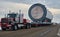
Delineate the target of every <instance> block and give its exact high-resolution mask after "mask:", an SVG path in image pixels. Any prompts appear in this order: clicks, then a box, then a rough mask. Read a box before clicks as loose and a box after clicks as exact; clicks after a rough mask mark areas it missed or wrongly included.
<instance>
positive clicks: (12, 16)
mask: <svg viewBox="0 0 60 37" xmlns="http://www.w3.org/2000/svg"><path fill="white" fill-rule="evenodd" d="M16 15H17V14H8V15H7V16H8V17H9V18H15V17H16Z"/></svg>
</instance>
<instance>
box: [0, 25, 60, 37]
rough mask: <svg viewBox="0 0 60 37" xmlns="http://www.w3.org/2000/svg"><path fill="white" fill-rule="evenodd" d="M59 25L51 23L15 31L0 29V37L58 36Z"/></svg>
mask: <svg viewBox="0 0 60 37" xmlns="http://www.w3.org/2000/svg"><path fill="white" fill-rule="evenodd" d="M59 27H60V26H59V25H51V26H43V27H35V28H31V29H20V30H17V31H0V37H58V36H57V33H58V29H59Z"/></svg>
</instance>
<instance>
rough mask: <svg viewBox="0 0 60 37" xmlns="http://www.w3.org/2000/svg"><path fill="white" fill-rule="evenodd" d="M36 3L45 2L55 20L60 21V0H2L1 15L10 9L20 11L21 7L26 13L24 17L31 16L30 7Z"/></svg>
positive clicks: (0, 2)
mask: <svg viewBox="0 0 60 37" xmlns="http://www.w3.org/2000/svg"><path fill="white" fill-rule="evenodd" d="M35 3H41V4H44V5H45V6H46V7H47V9H48V10H50V11H51V13H52V14H53V16H54V18H53V22H60V0H0V17H3V16H4V14H6V13H8V11H9V10H11V11H15V12H18V10H19V9H21V11H22V12H23V13H24V15H25V17H24V18H29V17H28V15H27V13H28V9H29V7H30V6H31V5H32V4H35Z"/></svg>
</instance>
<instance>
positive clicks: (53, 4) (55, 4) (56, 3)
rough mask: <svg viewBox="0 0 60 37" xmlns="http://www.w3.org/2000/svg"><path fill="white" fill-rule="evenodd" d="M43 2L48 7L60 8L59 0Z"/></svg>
mask: <svg viewBox="0 0 60 37" xmlns="http://www.w3.org/2000/svg"><path fill="white" fill-rule="evenodd" d="M45 3H46V5H47V6H48V7H50V8H57V9H60V0H46V2H45Z"/></svg>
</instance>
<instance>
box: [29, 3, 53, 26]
mask: <svg viewBox="0 0 60 37" xmlns="http://www.w3.org/2000/svg"><path fill="white" fill-rule="evenodd" d="M28 15H29V17H30V19H31V20H32V21H33V22H31V23H32V26H40V25H48V24H51V20H52V19H53V15H52V13H51V12H50V11H48V10H47V9H46V7H45V5H42V4H39V3H37V4H33V5H32V6H31V7H30V8H29V11H28Z"/></svg>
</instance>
